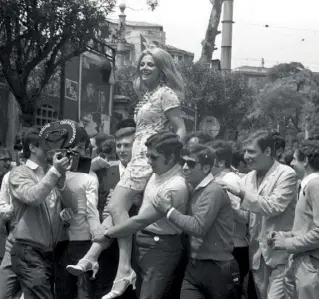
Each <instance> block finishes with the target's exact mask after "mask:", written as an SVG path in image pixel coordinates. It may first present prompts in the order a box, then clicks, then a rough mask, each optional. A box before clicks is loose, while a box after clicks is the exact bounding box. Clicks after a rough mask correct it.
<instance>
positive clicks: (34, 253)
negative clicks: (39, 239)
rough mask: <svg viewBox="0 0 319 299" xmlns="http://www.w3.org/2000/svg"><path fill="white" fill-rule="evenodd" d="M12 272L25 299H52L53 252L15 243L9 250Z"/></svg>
mask: <svg viewBox="0 0 319 299" xmlns="http://www.w3.org/2000/svg"><path fill="white" fill-rule="evenodd" d="M11 262H12V270H13V272H14V273H15V274H16V275H17V276H18V279H19V282H20V284H21V287H22V291H23V294H24V298H25V299H52V298H53V297H54V296H53V284H54V267H53V252H52V251H50V252H44V251H43V250H42V249H40V248H36V247H33V246H29V245H25V244H22V243H18V242H15V243H14V244H13V247H12V249H11Z"/></svg>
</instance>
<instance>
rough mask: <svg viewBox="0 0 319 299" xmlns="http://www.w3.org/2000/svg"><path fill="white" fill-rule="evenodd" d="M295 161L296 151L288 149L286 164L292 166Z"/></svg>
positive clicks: (285, 156) (285, 158)
mask: <svg viewBox="0 0 319 299" xmlns="http://www.w3.org/2000/svg"><path fill="white" fill-rule="evenodd" d="M293 159H294V151H293V150H292V149H291V148H290V149H287V150H286V151H285V153H284V161H285V164H286V165H288V166H290V164H291V162H292V160H293Z"/></svg>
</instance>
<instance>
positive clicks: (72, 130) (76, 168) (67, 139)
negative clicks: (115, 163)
mask: <svg viewBox="0 0 319 299" xmlns="http://www.w3.org/2000/svg"><path fill="white" fill-rule="evenodd" d="M39 136H40V147H41V148H42V149H44V150H45V151H47V161H48V162H49V163H51V164H52V162H53V157H54V155H55V154H57V158H58V159H62V158H64V157H67V158H68V159H69V160H70V161H71V167H70V171H72V172H82V173H89V171H90V168H91V157H90V155H89V154H85V155H83V153H80V152H78V151H77V150H76V149H75V148H76V146H77V145H78V144H79V142H80V141H81V140H83V137H85V138H86V139H87V140H89V137H88V136H87V133H86V131H85V130H84V128H82V127H80V125H79V124H78V123H76V122H75V121H73V120H69V119H64V120H60V121H56V122H52V123H49V124H47V125H45V126H44V127H43V128H42V129H41V131H40V133H39Z"/></svg>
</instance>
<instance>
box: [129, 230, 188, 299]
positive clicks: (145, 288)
mask: <svg viewBox="0 0 319 299" xmlns="http://www.w3.org/2000/svg"><path fill="white" fill-rule="evenodd" d="M181 255H182V242H181V237H180V236H179V235H174V236H167V235H165V236H163V235H155V234H152V233H149V232H145V231H142V232H139V233H137V235H136V240H135V262H136V272H137V295H138V298H139V299H161V298H162V297H163V296H164V293H165V291H166V289H167V288H168V287H169V283H170V282H171V281H172V275H173V273H174V270H175V268H176V266H177V265H178V263H179V261H180V259H181Z"/></svg>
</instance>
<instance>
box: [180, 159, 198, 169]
mask: <svg viewBox="0 0 319 299" xmlns="http://www.w3.org/2000/svg"><path fill="white" fill-rule="evenodd" d="M180 161H181V165H182V166H184V165H185V163H186V164H187V167H188V168H189V169H194V168H195V166H196V164H197V163H198V162H196V161H193V160H185V159H183V158H181V160H180Z"/></svg>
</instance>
